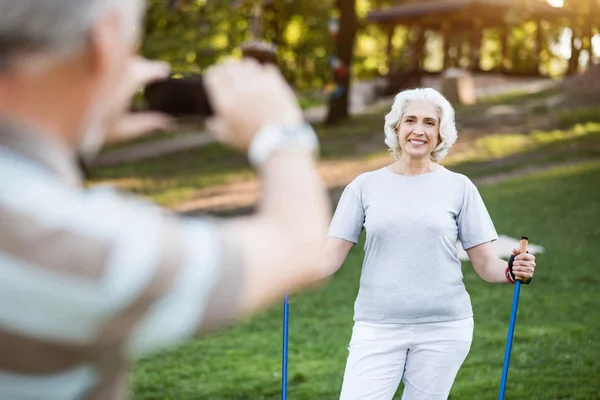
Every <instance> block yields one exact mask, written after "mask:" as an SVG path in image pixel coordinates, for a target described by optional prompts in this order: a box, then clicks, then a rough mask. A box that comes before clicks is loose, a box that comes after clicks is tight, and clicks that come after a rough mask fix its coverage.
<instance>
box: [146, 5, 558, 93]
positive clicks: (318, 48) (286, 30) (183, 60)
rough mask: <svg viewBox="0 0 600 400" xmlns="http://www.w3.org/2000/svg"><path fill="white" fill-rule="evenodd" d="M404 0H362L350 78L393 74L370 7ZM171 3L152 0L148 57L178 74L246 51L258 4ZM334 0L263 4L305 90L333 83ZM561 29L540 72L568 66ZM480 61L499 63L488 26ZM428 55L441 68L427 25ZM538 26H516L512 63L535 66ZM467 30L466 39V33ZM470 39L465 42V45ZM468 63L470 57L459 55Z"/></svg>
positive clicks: (400, 31) (405, 38) (436, 36)
mask: <svg viewBox="0 0 600 400" xmlns="http://www.w3.org/2000/svg"><path fill="white" fill-rule="evenodd" d="M402 2H403V1H400V0H397V1H377V0H357V3H356V11H357V14H358V17H359V20H360V21H361V25H360V28H359V31H358V35H357V40H356V45H355V53H354V62H353V65H352V76H353V77H354V78H360V79H368V78H372V77H376V76H380V75H385V74H387V73H388V59H387V53H386V49H387V42H388V38H387V37H388V34H387V32H385V31H384V30H383V29H382V28H381V27H379V26H377V25H375V24H371V23H367V22H366V21H365V17H366V15H367V13H368V12H369V11H371V10H373V9H375V8H376V7H377V6H378V5H380V4H381V5H390V4H399V3H402ZM169 3H170V2H169V1H166V0H149V1H148V5H149V6H148V13H147V16H146V20H145V36H144V40H143V43H142V45H141V51H142V53H143V54H144V55H146V56H148V57H152V58H159V59H163V60H166V61H169V62H171V63H172V64H173V67H174V70H175V71H176V72H201V71H203V70H204V69H205V68H207V67H208V66H210V65H212V64H214V63H215V62H217V61H218V60H220V59H222V58H223V57H228V56H233V57H239V56H240V55H241V51H240V45H241V44H242V43H243V42H244V41H246V40H247V39H248V38H249V34H248V33H249V27H250V25H249V21H250V16H251V13H252V10H253V7H254V5H256V4H259V3H260V0H247V1H246V2H243V4H242V5H241V6H239V7H237V8H234V7H232V3H233V1H232V0H180V1H178V2H176V5H175V6H174V7H169ZM335 5H336V2H335V0H302V1H293V0H278V1H275V2H273V4H272V5H271V6H269V7H267V8H265V10H264V14H263V17H262V30H263V37H264V38H265V39H266V40H268V41H271V42H273V43H275V44H276V45H277V46H278V59H279V62H280V64H281V67H282V69H283V72H284V74H285V75H286V77H287V78H288V79H289V80H290V81H291V82H292V83H293V85H294V86H295V87H297V88H298V89H300V90H321V89H323V87H324V85H326V84H327V83H330V82H332V80H333V77H332V73H331V69H330V66H329V62H328V57H329V56H330V55H332V54H333V53H334V51H335V50H334V49H335V43H333V41H332V40H331V38H330V34H329V30H328V20H329V18H330V16H331V15H332V14H335ZM563 29H564V27H563V26H561V25H556V24H554V25H552V24H549V23H544V25H543V30H544V35H545V37H546V43H545V44H544V48H543V51H542V54H541V57H542V72H546V73H549V74H550V75H552V76H556V75H558V74H560V73H562V72H564V70H565V68H566V61H565V60H564V59H562V57H561V56H560V55H559V54H557V53H556V52H555V50H554V47H553V45H554V44H556V43H557V42H558V40H559V38H560V36H561V34H562V33H563ZM409 33H410V32H409V30H408V29H407V28H404V27H398V28H397V29H396V32H395V34H394V36H393V43H394V48H395V49H394V52H393V53H392V60H391V65H392V68H394V69H396V68H401V67H402V63H403V59H404V58H405V57H403V54H404V52H405V50H406V49H407V46H408V45H409V44H410V34H409ZM483 34H484V37H483V41H482V52H481V66H482V67H483V69H485V70H488V69H492V68H496V67H498V66H499V63H500V57H501V50H500V35H499V33H498V31H497V30H495V29H485V30H484V32H483ZM426 36H427V38H428V50H427V51H428V55H427V57H426V59H425V60H424V66H425V68H427V69H428V70H430V71H438V70H440V69H441V67H442V53H441V52H442V49H443V43H442V38H441V35H440V33H439V32H433V31H428V32H427V33H426ZM535 37H536V27H535V24H534V23H531V22H527V23H524V24H517V25H515V26H513V27H512V29H511V33H510V37H509V46H510V51H509V56H510V60H511V64H512V68H514V69H515V70H519V71H524V70H528V71H531V70H532V69H533V68H534V66H535V61H536V54H537V52H536V49H535V47H536V44H535ZM467 38H468V36H465V37H464V39H467ZM465 45H466V43H465ZM462 61H465V62H466V60H462Z"/></svg>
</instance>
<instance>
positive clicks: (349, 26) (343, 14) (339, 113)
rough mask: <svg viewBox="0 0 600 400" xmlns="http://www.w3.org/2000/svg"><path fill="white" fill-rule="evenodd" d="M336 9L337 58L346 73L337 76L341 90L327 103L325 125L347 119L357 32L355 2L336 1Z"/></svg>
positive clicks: (346, 0) (354, 0) (347, 0)
mask: <svg viewBox="0 0 600 400" xmlns="http://www.w3.org/2000/svg"><path fill="white" fill-rule="evenodd" d="M337 9H338V11H339V15H340V27H339V34H338V39H337V46H336V50H337V57H339V59H340V60H341V61H342V63H343V65H345V66H347V68H348V73H346V74H342V75H337V76H336V77H335V82H336V84H337V85H338V87H340V88H342V92H341V94H340V95H339V96H332V97H331V99H330V101H329V112H328V114H327V119H326V123H328V124H333V123H336V122H339V121H341V120H343V119H345V118H347V117H348V114H349V105H350V104H349V92H350V75H351V71H352V63H353V54H354V43H355V41H356V33H357V31H358V18H357V15H356V0H337Z"/></svg>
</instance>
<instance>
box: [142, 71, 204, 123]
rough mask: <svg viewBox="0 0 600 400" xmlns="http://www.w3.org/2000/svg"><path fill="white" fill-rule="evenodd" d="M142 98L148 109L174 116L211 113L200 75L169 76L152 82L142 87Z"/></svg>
mask: <svg viewBox="0 0 600 400" xmlns="http://www.w3.org/2000/svg"><path fill="white" fill-rule="evenodd" d="M144 99H145V101H146V104H147V109H148V110H150V111H159V112H162V113H165V114H168V115H170V116H172V117H174V118H186V117H208V116H211V115H212V114H213V109H212V106H211V104H210V100H209V99H208V96H207V94H206V90H205V88H204V84H203V80H202V75H191V76H185V77H182V78H174V77H171V78H167V79H163V80H159V81H156V82H153V83H151V84H150V85H148V86H146V88H145V89H144Z"/></svg>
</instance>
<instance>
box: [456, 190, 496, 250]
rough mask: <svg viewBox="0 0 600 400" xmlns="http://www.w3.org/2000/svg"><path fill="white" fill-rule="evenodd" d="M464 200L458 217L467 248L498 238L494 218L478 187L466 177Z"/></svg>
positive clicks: (462, 241) (461, 238) (463, 243)
mask: <svg viewBox="0 0 600 400" xmlns="http://www.w3.org/2000/svg"><path fill="white" fill-rule="evenodd" d="M464 182H465V185H464V196H463V202H462V205H461V207H460V212H459V215H458V218H457V222H458V237H459V239H460V242H461V243H462V246H463V248H464V249H465V250H467V249H470V248H472V247H475V246H478V245H480V244H483V243H486V242H491V241H494V240H497V239H498V234H497V233H496V228H495V227H494V223H493V222H492V218H491V217H490V214H489V212H488V210H487V208H486V206H485V203H484V202H483V199H482V198H481V194H480V193H479V191H478V190H477V187H476V186H475V185H474V184H473V182H471V180H469V179H468V178H465V181H464Z"/></svg>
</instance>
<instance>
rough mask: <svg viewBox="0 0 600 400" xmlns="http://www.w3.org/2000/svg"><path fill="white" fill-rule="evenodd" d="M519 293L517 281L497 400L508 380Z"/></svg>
mask: <svg viewBox="0 0 600 400" xmlns="http://www.w3.org/2000/svg"><path fill="white" fill-rule="evenodd" d="M527 242H528V239H527V237H525V236H523V237H522V238H521V246H520V249H519V250H520V252H521V253H525V252H526V251H527ZM520 293H521V281H520V280H517V281H516V283H515V290H514V293H513V302H512V311H511V314H510V324H509V326H508V338H507V339H506V351H505V353H504V367H503V368H502V380H501V381H500V393H499V394H498V400H504V393H505V392H506V381H507V379H508V365H509V363H510V353H511V351H512V342H513V334H514V332H515V323H516V321H517V307H518V306H519V294H520Z"/></svg>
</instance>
